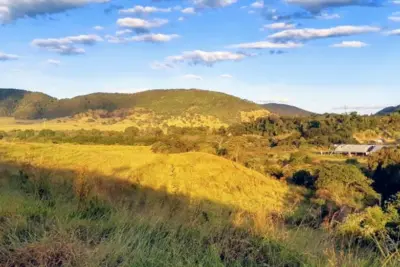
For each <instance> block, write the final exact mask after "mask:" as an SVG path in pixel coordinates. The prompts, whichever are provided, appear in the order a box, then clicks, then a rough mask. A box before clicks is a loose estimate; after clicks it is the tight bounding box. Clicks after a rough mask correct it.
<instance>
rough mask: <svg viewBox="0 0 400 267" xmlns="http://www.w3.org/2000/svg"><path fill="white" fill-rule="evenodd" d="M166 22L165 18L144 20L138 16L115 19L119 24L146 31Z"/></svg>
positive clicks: (138, 30)
mask: <svg viewBox="0 0 400 267" xmlns="http://www.w3.org/2000/svg"><path fill="white" fill-rule="evenodd" d="M167 23H168V20H166V19H153V20H144V19H138V18H123V19H118V20H117V24H118V25H119V26H121V27H127V28H132V29H134V30H135V31H137V32H146V31H149V30H150V29H151V28H157V27H161V26H163V25H165V24H167Z"/></svg>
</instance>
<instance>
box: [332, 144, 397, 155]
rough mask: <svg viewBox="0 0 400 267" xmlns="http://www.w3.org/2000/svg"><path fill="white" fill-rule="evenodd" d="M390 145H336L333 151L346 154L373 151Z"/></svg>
mask: <svg viewBox="0 0 400 267" xmlns="http://www.w3.org/2000/svg"><path fill="white" fill-rule="evenodd" d="M386 147H391V146H388V145H338V146H337V147H336V148H335V153H338V154H348V153H360V154H361V153H363V154H367V153H375V152H378V151H380V150H382V149H383V148H386Z"/></svg>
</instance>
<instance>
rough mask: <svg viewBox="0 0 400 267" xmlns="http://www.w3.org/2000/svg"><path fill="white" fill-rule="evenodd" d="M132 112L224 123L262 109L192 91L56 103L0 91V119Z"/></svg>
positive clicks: (100, 96)
mask: <svg viewBox="0 0 400 267" xmlns="http://www.w3.org/2000/svg"><path fill="white" fill-rule="evenodd" d="M132 108H144V109H148V110H151V111H152V112H155V113H156V114H161V115H165V116H169V117H171V116H183V115H185V114H198V115H203V116H213V117H215V118H217V119H219V120H220V121H222V122H224V123H233V122H238V121H240V119H241V114H240V112H250V111H255V110H260V109H263V108H262V107H261V106H259V105H257V104H255V103H252V102H249V101H246V100H243V99H240V98H237V97H234V96H231V95H227V94H224V93H219V92H212V91H204V90H195V89H192V90H177V89H176V90H150V91H145V92H140V93H135V94H117V93H95V94H90V95H84V96H77V97H74V98H71V99H60V100H56V99H54V98H52V97H50V96H47V95H44V94H40V93H31V92H27V91H20V90H15V91H12V90H8V89H0V110H1V111H2V112H1V113H0V116H10V115H12V116H15V117H16V118H20V119H39V118H59V117H66V116H72V115H75V114H79V113H84V112H87V111H88V110H106V111H115V110H119V109H132Z"/></svg>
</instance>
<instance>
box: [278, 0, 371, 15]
mask: <svg viewBox="0 0 400 267" xmlns="http://www.w3.org/2000/svg"><path fill="white" fill-rule="evenodd" d="M285 3H287V4H292V5H296V6H300V7H302V8H304V9H306V10H308V11H310V12H313V13H317V12H320V11H322V10H324V9H329V8H334V7H344V6H374V5H375V6H378V5H379V1H376V2H374V1H370V0H285Z"/></svg>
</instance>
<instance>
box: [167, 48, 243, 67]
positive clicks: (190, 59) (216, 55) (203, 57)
mask: <svg viewBox="0 0 400 267" xmlns="http://www.w3.org/2000/svg"><path fill="white" fill-rule="evenodd" d="M245 57H247V55H245V54H241V53H232V52H227V51H214V52H206V51H202V50H194V51H186V52H183V53H182V54H181V55H178V56H170V57H167V58H166V62H171V63H182V62H186V63H188V64H194V65H196V64H202V65H207V66H212V65H213V64H215V63H217V62H223V61H239V60H242V59H244V58H245Z"/></svg>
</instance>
